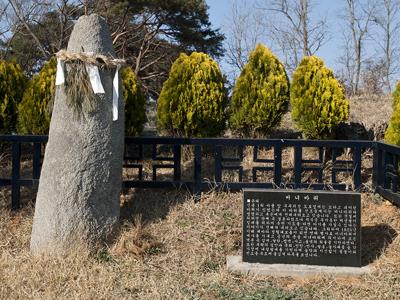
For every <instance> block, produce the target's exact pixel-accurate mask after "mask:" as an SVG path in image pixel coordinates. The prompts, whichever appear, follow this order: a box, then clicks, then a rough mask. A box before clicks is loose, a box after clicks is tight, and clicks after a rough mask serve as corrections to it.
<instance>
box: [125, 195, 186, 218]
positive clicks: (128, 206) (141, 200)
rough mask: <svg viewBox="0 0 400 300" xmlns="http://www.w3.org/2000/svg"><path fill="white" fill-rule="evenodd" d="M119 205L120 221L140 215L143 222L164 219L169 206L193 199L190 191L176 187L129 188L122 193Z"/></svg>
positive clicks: (169, 208)
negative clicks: (121, 202)
mask: <svg viewBox="0 0 400 300" xmlns="http://www.w3.org/2000/svg"><path fill="white" fill-rule="evenodd" d="M123 197H124V202H123V204H122V206H121V222H122V223H123V222H125V221H132V220H133V219H134V218H135V217H136V216H141V222H142V223H143V224H148V223H151V222H152V221H155V220H160V219H164V218H165V217H166V216H167V215H168V213H169V211H170V210H171V208H173V207H174V206H176V205H178V204H181V203H183V202H185V201H193V197H192V196H191V193H189V191H186V190H176V189H163V190H160V191H158V190H154V189H130V190H129V191H128V192H127V193H124V196H123Z"/></svg>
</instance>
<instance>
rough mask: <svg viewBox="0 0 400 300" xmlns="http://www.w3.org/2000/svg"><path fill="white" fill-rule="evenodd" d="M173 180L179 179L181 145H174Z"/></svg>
mask: <svg viewBox="0 0 400 300" xmlns="http://www.w3.org/2000/svg"><path fill="white" fill-rule="evenodd" d="M174 180H175V181H180V180H181V145H174Z"/></svg>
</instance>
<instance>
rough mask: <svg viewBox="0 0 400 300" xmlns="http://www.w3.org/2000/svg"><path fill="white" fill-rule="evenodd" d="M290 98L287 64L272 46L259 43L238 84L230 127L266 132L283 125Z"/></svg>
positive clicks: (233, 95)
mask: <svg viewBox="0 0 400 300" xmlns="http://www.w3.org/2000/svg"><path fill="white" fill-rule="evenodd" d="M289 100H290V84H289V78H288V76H287V74H286V71H285V67H284V66H283V64H282V63H281V62H280V61H279V60H278V58H277V57H276V56H275V55H274V54H273V53H272V52H271V51H270V50H269V49H268V48H266V47H265V46H264V45H262V44H259V45H258V46H257V47H256V48H255V49H254V51H253V52H252V53H251V54H250V57H249V61H248V63H247V64H246V65H245V67H244V69H243V70H242V72H241V74H240V76H239V78H238V79H237V82H236V85H235V87H234V90H233V94H232V104H231V117H230V126H231V128H232V129H233V130H234V131H238V132H241V133H243V134H244V135H248V134H250V135H251V136H256V135H260V134H261V135H265V134H266V133H268V131H269V130H270V129H271V128H273V127H275V126H277V125H279V123H280V121H281V119H282V116H283V115H284V114H285V112H286V111H287V108H288V104H289Z"/></svg>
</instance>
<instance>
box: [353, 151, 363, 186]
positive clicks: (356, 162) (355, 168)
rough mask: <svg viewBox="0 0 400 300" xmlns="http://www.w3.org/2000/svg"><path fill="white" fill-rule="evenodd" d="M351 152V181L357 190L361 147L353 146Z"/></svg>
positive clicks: (359, 180)
mask: <svg viewBox="0 0 400 300" xmlns="http://www.w3.org/2000/svg"><path fill="white" fill-rule="evenodd" d="M353 150H354V153H353V181H354V189H355V190H359V189H360V188H361V184H362V183H361V148H360V147H358V146H357V147H354V149H353Z"/></svg>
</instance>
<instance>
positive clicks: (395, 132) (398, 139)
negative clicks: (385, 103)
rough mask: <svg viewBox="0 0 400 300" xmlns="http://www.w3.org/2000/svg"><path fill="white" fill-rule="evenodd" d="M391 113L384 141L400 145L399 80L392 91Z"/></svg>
mask: <svg viewBox="0 0 400 300" xmlns="http://www.w3.org/2000/svg"><path fill="white" fill-rule="evenodd" d="M393 108H394V110H393V114H392V118H391V119H390V122H389V126H388V128H387V130H386V133H385V142H386V143H389V144H393V145H398V146H400V81H399V82H398V83H397V85H396V89H395V91H394V92H393Z"/></svg>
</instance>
